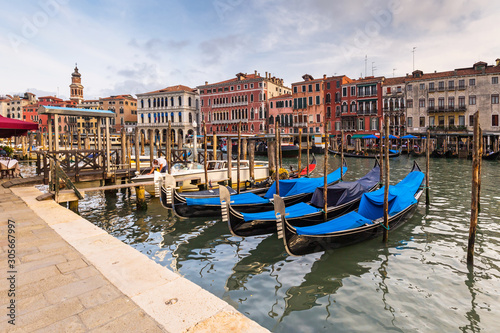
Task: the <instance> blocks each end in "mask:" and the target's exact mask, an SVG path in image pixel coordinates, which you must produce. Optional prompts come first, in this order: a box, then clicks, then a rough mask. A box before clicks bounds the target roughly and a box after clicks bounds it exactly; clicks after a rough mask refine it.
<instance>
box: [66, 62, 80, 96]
mask: <svg viewBox="0 0 500 333" xmlns="http://www.w3.org/2000/svg"><path fill="white" fill-rule="evenodd" d="M69 88H70V98H69V99H70V100H72V101H75V102H76V103H77V104H80V103H81V102H82V101H83V86H82V75H81V74H80V73H78V66H77V65H76V64H75V71H74V72H73V74H71V84H70V85H69Z"/></svg>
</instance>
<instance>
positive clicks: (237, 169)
mask: <svg viewBox="0 0 500 333" xmlns="http://www.w3.org/2000/svg"><path fill="white" fill-rule="evenodd" d="M236 160H237V161H238V163H237V165H236V191H237V193H238V194H240V181H241V178H240V171H241V167H240V163H241V120H240V122H239V123H238V157H237V159H236Z"/></svg>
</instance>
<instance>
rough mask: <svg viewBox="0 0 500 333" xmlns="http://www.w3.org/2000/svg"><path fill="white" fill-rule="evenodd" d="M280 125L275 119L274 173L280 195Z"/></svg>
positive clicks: (277, 192) (277, 191)
mask: <svg viewBox="0 0 500 333" xmlns="http://www.w3.org/2000/svg"><path fill="white" fill-rule="evenodd" d="M278 131H279V127H278V122H277V121H276V119H275V120H274V143H275V147H276V150H275V152H276V156H275V157H276V173H275V174H274V175H275V179H276V194H277V195H280V150H281V147H280V144H279V133H278Z"/></svg>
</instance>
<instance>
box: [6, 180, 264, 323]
mask: <svg viewBox="0 0 500 333" xmlns="http://www.w3.org/2000/svg"><path fill="white" fill-rule="evenodd" d="M40 194H41V192H40V191H39V190H38V189H36V188H34V187H26V188H11V189H4V190H2V189H1V187H0V211H1V210H2V209H3V210H4V211H5V212H7V214H2V216H7V217H8V218H11V219H13V220H14V221H16V222H17V221H21V222H20V224H19V225H18V226H19V230H20V233H19V239H18V243H17V246H18V248H19V258H18V259H17V260H18V264H17V266H18V270H19V283H20V285H19V287H18V290H17V291H18V296H19V299H18V301H19V303H22V304H23V306H19V308H18V311H19V312H18V313H17V315H18V318H17V323H18V325H16V327H12V326H8V327H7V329H6V330H7V331H8V332H11V331H12V332H17V331H19V332H24V331H30V332H216V331H220V332H268V331H267V330H266V329H264V328H263V327H261V326H260V325H258V324H257V323H255V322H253V321H251V320H250V319H248V318H247V317H245V316H244V315H242V314H241V313H239V312H238V311H237V310H236V309H234V308H233V307H231V306H230V305H229V304H228V303H227V302H225V301H223V300H221V299H219V298H218V297H216V296H214V295H213V294H211V293H209V292H208V291H206V290H204V289H202V288H201V287H200V286H198V285H196V284H194V283H192V282H190V281H188V280H187V279H185V278H183V277H181V276H180V275H179V274H177V273H175V272H173V271H171V270H169V269H168V268H167V267H164V266H161V265H159V264H157V263H156V262H154V261H152V260H151V259H149V258H148V257H147V256H146V255H144V254H142V253H140V252H139V251H137V250H136V249H134V248H132V247H130V246H129V245H127V244H124V243H123V242H121V241H119V240H118V239H116V238H114V237H113V236H111V235H109V234H108V233H107V232H106V231H104V230H102V229H100V228H98V227H97V226H95V225H93V224H92V223H90V222H88V221H87V220H85V219H83V218H82V217H80V216H79V215H77V214H75V213H73V212H71V211H70V210H68V209H66V208H64V207H62V206H60V205H59V204H57V203H55V202H54V201H51V200H47V201H37V200H36V197H37V196H39V195H40ZM21 199H22V200H21ZM0 223H1V225H5V224H6V223H7V221H6V220H3V219H2V220H0ZM1 235H3V238H5V235H4V234H1ZM7 245H8V244H7V243H6V244H3V243H2V240H0V247H1V251H2V253H3V252H5V251H6V250H7V249H8V247H7ZM144 272H147V274H144ZM24 275H25V276H26V278H22V276H24ZM27 276H29V277H27ZM2 286H3V285H0V290H1V289H4V288H3V287H2ZM5 294H6V293H5ZM1 296H4V295H1ZM1 296H0V304H7V303H6V301H8V300H6V299H4V298H5V297H1ZM2 319H3V318H2ZM5 324H6V320H3V321H2V320H0V325H1V326H0V331H3V328H2V327H3V325H5Z"/></svg>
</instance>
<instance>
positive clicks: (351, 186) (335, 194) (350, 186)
mask: <svg viewBox="0 0 500 333" xmlns="http://www.w3.org/2000/svg"><path fill="white" fill-rule="evenodd" d="M379 180H380V167H379V165H378V164H377V166H375V167H374V168H373V169H371V170H370V171H369V172H368V173H367V174H366V175H365V176H364V177H362V178H360V179H358V180H356V181H354V182H342V183H337V184H333V185H330V186H328V187H327V195H326V198H327V201H328V202H327V203H328V206H329V207H331V206H339V205H342V204H344V203H346V202H350V201H352V200H354V199H359V198H360V197H361V195H362V194H363V193H366V192H368V191H369V190H370V189H371V188H373V187H374V186H375V185H377V184H378V182H379ZM323 194H324V186H322V187H318V188H317V189H316V190H315V191H314V194H313V197H312V199H311V205H313V206H316V207H320V208H322V207H324V206H325V201H324V197H323Z"/></svg>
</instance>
